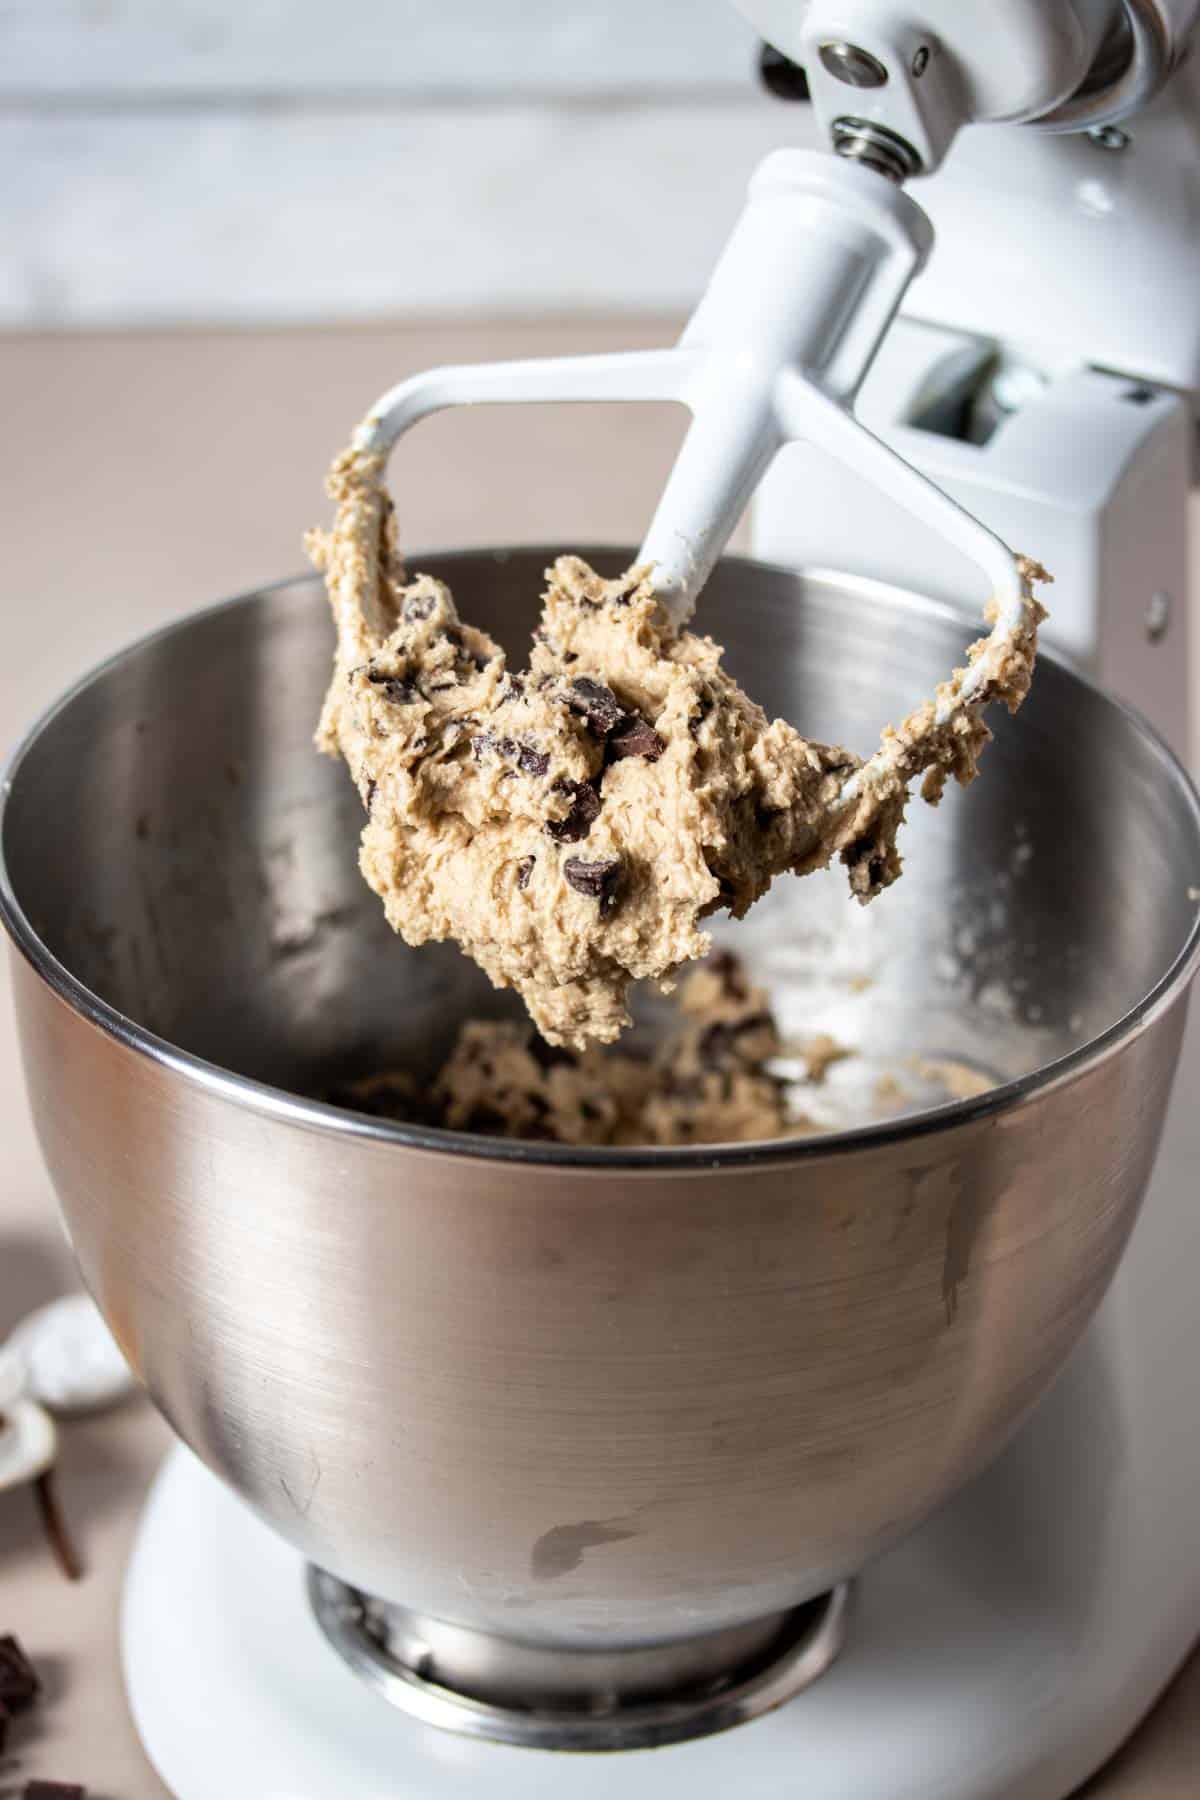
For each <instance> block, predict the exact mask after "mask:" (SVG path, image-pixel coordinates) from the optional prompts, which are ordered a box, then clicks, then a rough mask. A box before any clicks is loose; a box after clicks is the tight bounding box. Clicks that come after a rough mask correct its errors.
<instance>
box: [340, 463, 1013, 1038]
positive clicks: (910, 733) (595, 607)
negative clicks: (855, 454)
mask: <svg viewBox="0 0 1200 1800" xmlns="http://www.w3.org/2000/svg"><path fill="white" fill-rule="evenodd" d="M329 491H330V494H331V496H332V498H333V499H334V501H335V502H336V507H337V511H336V518H335V523H334V526H333V529H332V531H329V532H314V533H312V534H311V535H310V538H309V549H310V553H311V554H312V557H313V560H314V562H315V563H316V564H317V566H318V567H319V568H321V569H322V570H323V571H324V573H325V578H326V585H327V588H328V592H329V597H330V602H331V605H332V609H333V615H334V620H335V624H336V627H337V652H336V658H335V667H334V673H333V679H332V683H331V685H330V688H329V693H328V697H327V699H326V702H325V707H324V711H323V714H322V718H321V723H320V728H319V732H318V740H317V741H318V743H319V745H320V747H321V748H322V749H323V750H326V751H327V752H329V753H330V754H331V755H340V756H342V757H344V758H345V760H346V762H347V764H348V765H349V768H350V772H351V775H352V776H353V779H354V781H355V783H356V785H357V787H358V791H359V794H360V795H361V797H362V801H363V805H364V807H365V808H366V811H367V822H366V826H365V828H364V831H363V836H362V846H361V855H360V863H361V867H362V871H363V874H364V876H365V877H366V880H367V881H368V882H369V884H370V885H371V887H372V888H373V889H374V890H375V892H376V893H377V894H378V895H379V896H380V898H381V899H382V901H383V903H384V907H385V909H386V912H387V916H388V919H389V921H390V923H391V924H392V926H393V927H394V928H395V930H397V931H398V932H400V933H401V935H402V936H403V937H404V938H405V939H406V941H407V942H408V943H410V944H423V943H426V942H429V941H431V940H436V939H444V938H454V939H455V940H456V941H457V942H458V943H459V944H460V945H461V947H462V948H463V949H464V950H465V951H466V952H467V953H468V955H470V956H472V957H473V958H474V959H475V961H476V962H477V963H479V964H480V966H481V967H482V968H483V969H484V970H485V971H486V973H487V975H488V976H489V977H490V979H491V980H492V982H493V983H494V984H495V985H496V986H497V987H512V988H515V989H517V991H518V992H519V993H520V994H521V996H522V998H523V999H524V1001H525V1003H526V1006H527V1007H528V1010H529V1013H530V1015H531V1017H532V1018H533V1020H534V1022H535V1024H536V1025H537V1027H538V1029H539V1031H540V1032H541V1034H542V1036H543V1037H544V1038H545V1039H546V1040H547V1041H548V1042H549V1043H550V1044H556V1045H571V1046H575V1047H583V1046H584V1045H586V1044H588V1043H590V1042H600V1043H605V1042H611V1041H612V1040H614V1039H615V1038H616V1037H617V1036H618V1034H619V1033H620V1031H621V1030H622V1028H623V1027H624V1026H625V1025H626V1024H628V1022H629V1015H628V1013H627V1011H626V1004H625V1002H626V993H627V990H628V987H629V984H630V982H631V981H640V980H657V981H660V982H669V980H670V978H671V976H672V975H673V974H674V972H675V971H676V970H678V969H679V968H680V967H681V965H683V964H685V963H687V962H689V961H691V960H693V959H694V958H697V957H700V956H702V955H703V954H704V953H705V951H706V950H707V949H708V947H709V938H708V936H707V934H706V932H705V931H704V930H703V928H702V926H703V920H704V919H705V918H706V917H707V916H708V915H709V914H711V913H712V912H714V911H715V910H717V909H718V908H724V909H727V910H728V911H730V912H731V913H732V914H733V915H734V916H735V917H741V915H742V914H743V913H745V911H746V910H747V908H748V907H749V906H750V905H751V904H752V903H753V902H754V901H755V900H756V899H758V898H759V896H760V895H761V894H763V893H764V892H765V891H766V889H767V887H768V886H769V885H770V883H771V881H772V880H773V879H774V877H775V876H776V875H778V874H780V873H782V872H783V871H785V870H791V871H794V872H795V873H797V874H804V873H807V872H808V871H809V870H811V869H816V868H820V867H823V866H824V865H826V864H827V863H829V862H830V861H831V860H832V859H833V858H834V857H840V858H841V860H842V862H843V863H844V864H845V866H846V868H847V870H848V873H849V880H850V886H851V889H852V890H853V892H854V893H855V894H856V895H857V896H858V897H859V898H860V899H861V900H867V899H870V898H871V897H872V896H873V895H875V894H877V893H878V892H879V891H880V889H881V888H883V887H885V886H886V885H887V884H888V883H889V882H891V881H893V880H894V879H895V878H896V876H897V875H898V874H899V872H900V858H899V855H898V853H897V850H896V832H897V830H898V827H899V825H900V823H901V820H902V819H903V816H904V806H905V801H906V799H907V787H908V783H909V782H910V781H911V780H912V779H913V778H914V777H915V776H916V775H918V774H920V773H922V772H923V771H924V772H926V773H925V787H924V790H923V791H924V793H925V795H926V798H928V799H929V800H931V801H935V800H936V799H937V798H938V796H939V795H940V793H941V789H942V786H943V785H944V783H945V781H946V779H947V777H948V776H949V775H951V774H953V775H954V776H955V777H956V778H957V779H958V780H959V781H961V782H966V781H969V780H970V779H971V777H972V776H973V774H974V772H975V764H976V759H977V757H978V755H979V752H980V750H981V748H982V747H983V745H984V743H985V742H986V741H987V739H988V736H989V733H988V730H987V727H986V726H985V725H984V724H983V722H982V720H980V719H979V718H978V717H977V716H976V715H975V714H974V713H973V712H970V711H966V710H963V709H954V710H952V711H951V712H950V715H949V717H947V718H945V719H943V720H938V719H936V718H935V711H934V707H933V705H932V703H931V704H929V705H927V706H925V707H923V708H921V709H920V710H919V711H918V712H917V713H914V714H913V715H912V716H911V717H910V718H909V719H907V720H906V721H905V722H904V724H903V725H902V726H901V727H900V728H899V729H898V730H894V731H893V730H889V732H887V733H885V735H884V743H883V750H882V753H881V755H880V756H879V757H876V758H874V759H872V763H871V765H870V766H869V768H868V769H866V770H864V774H863V777H862V779H861V780H860V781H859V783H858V785H857V789H856V790H855V791H854V793H853V797H852V798H851V799H849V800H847V799H846V783H847V781H848V778H849V777H851V776H852V775H853V774H854V773H855V772H856V771H858V770H859V769H860V768H862V766H863V765H862V764H861V762H860V759H859V758H857V757H856V756H854V755H852V754H851V753H850V752H849V751H847V750H843V749H839V748H837V747H835V746H830V745H826V744H818V743H812V742H809V741H808V740H807V739H805V738H803V737H802V736H801V735H800V733H799V732H798V731H796V730H795V729H794V728H793V727H792V726H791V725H789V724H787V723H785V722H784V721H783V720H781V719H775V720H768V718H767V716H766V714H765V713H764V712H763V711H762V709H761V708H760V707H759V706H757V705H756V704H755V703H754V701H753V700H751V699H750V698H749V697H748V696H747V695H746V694H744V693H743V692H742V691H741V689H740V688H739V687H738V686H737V684H736V683H735V682H734V681H733V680H732V679H731V678H730V676H729V675H727V674H726V673H725V671H724V669H723V668H722V667H721V651H720V648H719V646H718V645H716V644H714V643H713V642H712V640H711V639H710V638H706V637H702V636H699V635H697V634H695V633H693V632H690V631H682V632H678V633H677V632H676V631H675V630H674V629H673V628H672V627H671V625H670V624H669V622H668V621H667V620H666V618H665V616H664V615H663V613H662V612H661V609H660V608H659V606H658V604H657V601H656V599H655V596H654V593H653V590H652V588H651V585H650V583H649V580H648V579H647V571H645V570H638V569H634V570H631V571H629V572H628V573H627V574H626V575H624V576H622V577H620V578H619V579H618V580H615V581H604V580H601V578H600V577H599V576H597V575H596V574H594V573H593V571H592V570H591V569H589V568H588V567H587V565H586V564H585V563H583V562H581V561H580V560H579V559H578V558H577V557H570V556H564V557H560V558H559V560H558V561H557V562H556V563H555V565H554V567H553V568H552V569H551V570H550V571H549V572H548V576H547V580H548V583H549V586H548V589H547V592H546V595H545V602H544V610H543V614H542V622H541V625H540V627H539V629H538V631H537V632H536V633H535V643H534V647H533V653H532V656H531V659H530V666H529V668H528V670H527V671H525V672H523V673H514V672H512V671H510V670H509V668H508V666H507V663H506V659H505V656H504V653H503V651H502V650H501V649H500V648H499V647H498V646H497V645H496V644H495V643H493V641H492V640H491V639H490V638H489V637H488V636H486V634H485V633H483V632H481V631H477V630H475V629H474V628H473V627H472V626H470V625H469V624H467V623H465V622H464V621H462V620H460V618H459V617H458V614H457V612H456V610H455V606H454V601H453V599H452V597H451V595H450V592H449V590H448V589H447V588H446V586H445V585H444V584H443V583H442V582H440V581H436V580H434V579H432V578H431V577H429V576H425V575H418V576H416V577H415V579H412V580H409V579H408V577H407V575H406V572H405V569H404V566H403V562H402V560H401V557H400V554H399V551H398V548H397V544H396V537H395V528H394V521H393V513H392V506H391V502H390V499H389V497H388V495H387V493H386V491H385V489H384V486H383V458H382V457H381V456H379V455H376V454H373V453H367V452H363V451H355V450H351V451H347V452H346V453H345V454H344V455H343V456H342V457H340V458H339V459H338V461H337V463H336V464H335V465H334V468H333V471H332V473H331V476H330V482H329ZM1040 573H1041V571H1039V570H1037V569H1036V566H1035V565H1028V566H1027V569H1026V576H1027V579H1028V578H1029V577H1033V576H1036V575H1039V574H1040ZM1040 616H1041V609H1040V607H1039V606H1038V604H1037V602H1036V601H1035V600H1033V599H1032V597H1031V596H1030V598H1029V599H1028V604H1027V628H1026V630H1025V631H1024V634H1023V636H1022V637H1021V639H1020V641H1019V643H1018V644H1017V645H1016V646H1015V647H1014V648H1012V649H1011V651H1010V652H1008V653H1006V655H1005V656H1004V657H1002V658H994V659H993V660H994V663H995V666H994V667H993V666H989V667H988V668H987V670H986V674H987V683H986V685H987V691H988V694H989V697H995V698H1001V699H1003V700H1005V701H1006V702H1007V704H1008V705H1009V706H1010V708H1012V709H1015V708H1016V706H1018V705H1019V704H1020V701H1021V699H1022V698H1023V696H1024V694H1025V692H1026V690H1027V689H1028V686H1029V679H1030V674H1031V671H1032V665H1033V659H1034V653H1035V646H1036V635H1037V623H1038V619H1039V617H1040ZM985 654H987V655H992V652H991V651H990V650H989V651H988V652H986V653H985Z"/></svg>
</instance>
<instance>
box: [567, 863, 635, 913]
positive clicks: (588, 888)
mask: <svg viewBox="0 0 1200 1800" xmlns="http://www.w3.org/2000/svg"><path fill="white" fill-rule="evenodd" d="M563 875H564V876H565V878H566V883H567V886H568V887H572V888H574V889H575V892H576V893H577V894H583V895H585V896H586V897H587V898H588V899H589V900H599V901H600V902H601V903H603V902H604V901H606V900H611V898H612V897H613V894H614V892H615V890H616V886H617V883H618V881H619V880H620V879H621V859H620V857H619V856H604V857H601V858H600V860H599V861H598V862H585V861H584V859H583V857H582V856H568V858H567V860H566V862H565V863H564V864H563Z"/></svg>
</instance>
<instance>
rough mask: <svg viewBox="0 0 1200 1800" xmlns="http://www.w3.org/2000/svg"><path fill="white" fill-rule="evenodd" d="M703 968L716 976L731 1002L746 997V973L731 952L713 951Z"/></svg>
mask: <svg viewBox="0 0 1200 1800" xmlns="http://www.w3.org/2000/svg"><path fill="white" fill-rule="evenodd" d="M704 966H705V968H706V969H708V970H709V971H710V972H711V973H712V974H713V975H715V976H716V978H717V980H718V981H719V982H720V983H721V987H722V990H723V991H724V993H725V994H727V995H728V997H729V998H730V999H731V1000H744V999H745V998H746V997H747V994H748V992H749V990H748V988H747V986H746V971H745V970H744V969H743V968H742V965H741V963H740V962H739V961H738V959H737V957H736V956H735V955H734V954H733V951H732V950H716V951H714V952H713V954H712V955H711V956H710V957H709V959H708V961H707V962H706V963H705V965H704Z"/></svg>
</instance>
